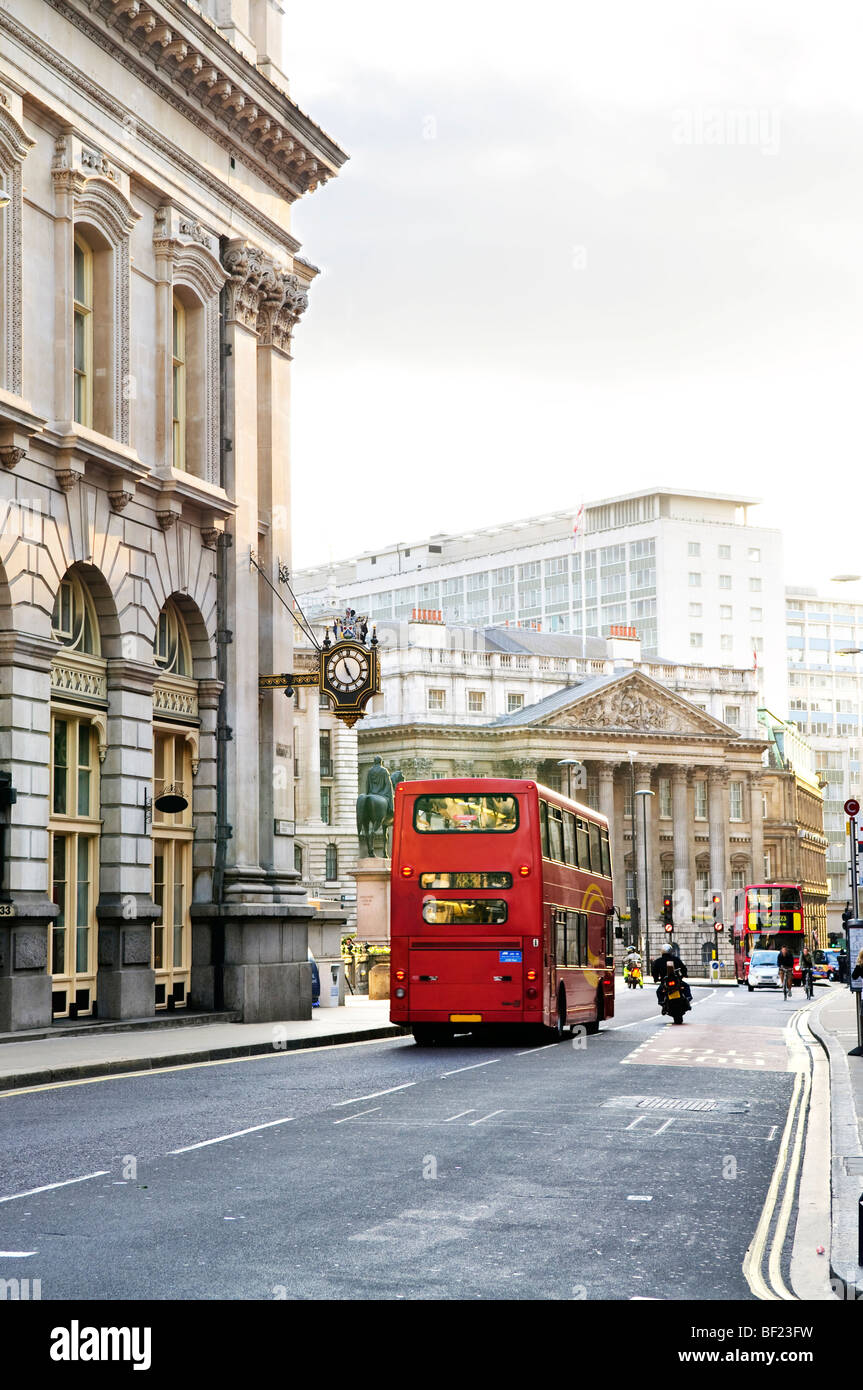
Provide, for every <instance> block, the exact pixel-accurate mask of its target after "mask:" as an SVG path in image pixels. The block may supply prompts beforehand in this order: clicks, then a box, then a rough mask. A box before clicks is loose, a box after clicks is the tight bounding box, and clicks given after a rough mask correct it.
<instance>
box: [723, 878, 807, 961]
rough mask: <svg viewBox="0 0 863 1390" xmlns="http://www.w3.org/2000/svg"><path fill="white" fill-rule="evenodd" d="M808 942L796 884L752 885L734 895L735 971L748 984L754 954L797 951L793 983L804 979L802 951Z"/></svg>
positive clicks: (740, 889) (795, 952) (801, 902)
mask: <svg viewBox="0 0 863 1390" xmlns="http://www.w3.org/2000/svg"><path fill="white" fill-rule="evenodd" d="M805 941H806V920H805V914H804V911H803V898H802V896H801V893H800V887H799V885H798V884H796V883H750V884H748V885H747V886H746V887H745V888H738V889H737V890H736V891H735V894H734V972H735V974H736V976H737V983H738V984H739V985H744V984H746V981H747V976H748V974H749V957H750V956H751V955H752V952H753V951H774V950H775V951H776V952H777V954H778V952H779V949H780V947H782V946H790V947H791V949H792V951H793V952H794V983H795V984H799V983H800V981H801V980H802V978H803V976H802V973H801V970H800V952H801V951H802V950H803V946H804V943H805Z"/></svg>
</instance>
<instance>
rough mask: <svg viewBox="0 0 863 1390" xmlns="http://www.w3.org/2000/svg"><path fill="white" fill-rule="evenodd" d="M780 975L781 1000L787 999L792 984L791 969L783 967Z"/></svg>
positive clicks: (787, 966) (786, 966)
mask: <svg viewBox="0 0 863 1390" xmlns="http://www.w3.org/2000/svg"><path fill="white" fill-rule="evenodd" d="M780 974H781V975H782V998H783V999H787V998H788V996H789V995H790V993H791V990H792V987H793V983H794V982H793V979H792V975H791V967H790V966H789V965H785V966H783V967H782V969H781V971H780Z"/></svg>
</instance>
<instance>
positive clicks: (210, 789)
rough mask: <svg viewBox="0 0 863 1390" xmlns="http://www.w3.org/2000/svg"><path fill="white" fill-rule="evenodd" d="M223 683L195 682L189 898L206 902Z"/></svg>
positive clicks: (210, 877)
mask: <svg viewBox="0 0 863 1390" xmlns="http://www.w3.org/2000/svg"><path fill="white" fill-rule="evenodd" d="M221 690H222V682H221V681H218V680H201V681H198V718H199V719H200V721H201V723H200V728H199V730H198V748H197V769H196V768H195V758H194V756H193V761H192V773H193V780H192V818H193V821H194V824H195V839H194V843H193V849H192V874H193V882H192V901H193V902H200V903H206V902H211V901H212V898H213V865H214V863H215V857H216V812H217V806H216V767H217V763H216V723H217V719H218V713H219V695H220V693H221Z"/></svg>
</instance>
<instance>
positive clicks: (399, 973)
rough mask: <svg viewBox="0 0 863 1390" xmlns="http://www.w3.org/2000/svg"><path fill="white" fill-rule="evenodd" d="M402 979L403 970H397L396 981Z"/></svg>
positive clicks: (403, 975)
mask: <svg viewBox="0 0 863 1390" xmlns="http://www.w3.org/2000/svg"><path fill="white" fill-rule="evenodd" d="M404 977H405V972H404V971H403V970H397V971H396V979H397V980H403V979H404Z"/></svg>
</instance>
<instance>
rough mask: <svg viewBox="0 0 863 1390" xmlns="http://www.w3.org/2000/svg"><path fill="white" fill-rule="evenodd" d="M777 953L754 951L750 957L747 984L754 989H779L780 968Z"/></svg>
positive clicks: (750, 989) (750, 988)
mask: <svg viewBox="0 0 863 1390" xmlns="http://www.w3.org/2000/svg"><path fill="white" fill-rule="evenodd" d="M777 955H778V952H777V951H753V952H752V955H751V956H750V957H749V974H748V976H747V978H746V984H747V987H748V989H749V991H750V993H751V992H752V990H753V989H779V988H780V980H779V966H778V965H777V963H776V957H777Z"/></svg>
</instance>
